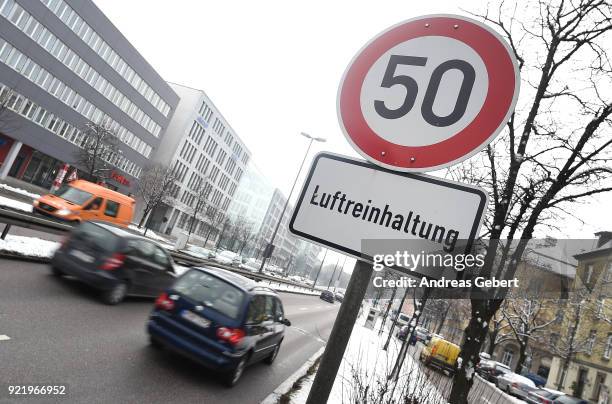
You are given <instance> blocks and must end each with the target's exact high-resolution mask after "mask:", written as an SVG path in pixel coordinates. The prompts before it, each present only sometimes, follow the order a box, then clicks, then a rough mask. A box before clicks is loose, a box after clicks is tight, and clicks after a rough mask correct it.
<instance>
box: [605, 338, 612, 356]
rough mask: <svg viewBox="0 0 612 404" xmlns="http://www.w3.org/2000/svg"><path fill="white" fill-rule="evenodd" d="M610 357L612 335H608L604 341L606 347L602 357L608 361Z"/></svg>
mask: <svg viewBox="0 0 612 404" xmlns="http://www.w3.org/2000/svg"><path fill="white" fill-rule="evenodd" d="M611 356H612V334H608V339H607V340H606V346H605V347H604V353H603V357H604V358H605V359H610V357H611Z"/></svg>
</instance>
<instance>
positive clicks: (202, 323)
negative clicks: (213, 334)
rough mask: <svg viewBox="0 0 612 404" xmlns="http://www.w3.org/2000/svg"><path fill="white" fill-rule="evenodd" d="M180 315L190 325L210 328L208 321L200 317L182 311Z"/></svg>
mask: <svg viewBox="0 0 612 404" xmlns="http://www.w3.org/2000/svg"><path fill="white" fill-rule="evenodd" d="M181 315H182V316H183V318H184V319H186V320H189V321H191V322H192V323H194V324H196V325H199V326H200V327H203V328H208V327H210V320H207V319H205V318H202V317H200V316H198V315H197V314H195V313H192V312H190V311H188V310H184V311H183V312H182V313H181Z"/></svg>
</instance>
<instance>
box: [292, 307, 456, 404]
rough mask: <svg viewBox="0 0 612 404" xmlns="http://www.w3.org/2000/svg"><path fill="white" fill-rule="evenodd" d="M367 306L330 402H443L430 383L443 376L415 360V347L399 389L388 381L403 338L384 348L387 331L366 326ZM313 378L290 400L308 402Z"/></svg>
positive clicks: (343, 359)
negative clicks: (408, 398) (406, 399)
mask: <svg viewBox="0 0 612 404" xmlns="http://www.w3.org/2000/svg"><path fill="white" fill-rule="evenodd" d="M368 309H369V306H365V305H364V307H363V309H362V312H361V315H360V316H359V317H358V319H357V321H356V323H355V326H354V328H353V332H352V334H351V339H350V341H349V344H348V346H347V348H346V351H345V353H344V356H343V358H342V363H341V364H340V369H339V370H338V375H337V376H336V380H335V383H334V386H333V388H332V392H331V394H330V397H329V401H328V402H329V403H330V404H336V403H348V402H351V403H353V402H373V401H374V400H373V398H379V399H380V398H382V397H381V396H382V395H384V402H388V401H389V400H390V399H391V398H394V399H395V400H396V402H400V400H401V398H402V397H405V396H410V395H414V396H418V397H419V398H420V401H419V403H436V404H439V403H444V402H445V400H444V399H443V397H442V395H441V394H440V392H439V391H438V386H437V385H436V383H432V382H431V381H432V380H433V381H435V382H438V380H436V378H437V377H440V378H444V376H443V375H442V374H441V373H437V372H435V371H434V370H432V369H428V368H424V367H423V366H422V365H420V364H419V362H418V360H416V359H415V358H416V357H417V355H418V351H417V349H416V348H414V347H413V348H411V349H410V350H409V351H408V355H407V356H406V359H405V361H404V365H403V367H402V370H401V372H400V376H399V378H398V382H397V385H396V388H395V390H393V388H392V384H390V383H389V382H387V375H389V374H390V373H391V370H392V369H393V365H394V363H395V358H396V357H397V354H398V353H399V350H400V348H401V341H399V340H398V339H397V338H395V337H392V338H391V342H390V344H389V347H388V350H387V351H384V350H382V348H383V345H384V344H385V342H386V339H387V336H388V331H387V330H385V332H383V333H382V334H381V335H379V334H378V331H379V329H380V322H377V323H376V325H375V326H374V328H373V329H371V328H368V327H366V326H365V322H366V318H367V312H368ZM313 380H314V374H313V375H312V376H309V377H307V378H305V379H303V382H302V387H301V388H300V389H299V390H298V391H297V392H295V393H294V394H293V395H292V397H291V403H293V404H301V403H305V402H306V398H307V397H308V391H309V390H310V387H311V386H312V382H313ZM385 389H386V391H385ZM401 402H403V401H401Z"/></svg>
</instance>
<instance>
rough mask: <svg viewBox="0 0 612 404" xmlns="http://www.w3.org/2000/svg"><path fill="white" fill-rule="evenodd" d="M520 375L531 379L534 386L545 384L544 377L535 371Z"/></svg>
mask: <svg viewBox="0 0 612 404" xmlns="http://www.w3.org/2000/svg"><path fill="white" fill-rule="evenodd" d="M521 376H525V377H526V378H528V379H529V380H531V381H532V382H533V383H534V384H535V385H536V387H542V386H544V385H546V378H545V377H542V376H540V375H536V374H535V373H524V374H522V375H521Z"/></svg>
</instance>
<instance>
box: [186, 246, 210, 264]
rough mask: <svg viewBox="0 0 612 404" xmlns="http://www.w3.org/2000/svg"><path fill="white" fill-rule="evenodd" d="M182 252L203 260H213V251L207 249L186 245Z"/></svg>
mask: <svg viewBox="0 0 612 404" xmlns="http://www.w3.org/2000/svg"><path fill="white" fill-rule="evenodd" d="M184 252H186V253H188V254H191V255H194V256H196V257H198V258H202V259H205V260H209V259H213V258H215V253H214V252H213V251H211V250H209V249H208V248H204V247H199V246H197V245H191V244H190V245H188V246H187V247H186V248H185V250H184Z"/></svg>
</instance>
